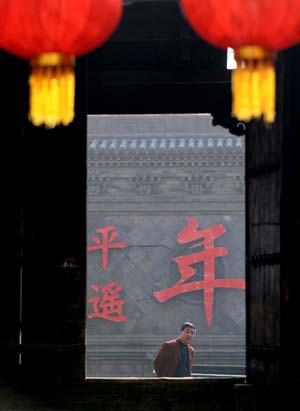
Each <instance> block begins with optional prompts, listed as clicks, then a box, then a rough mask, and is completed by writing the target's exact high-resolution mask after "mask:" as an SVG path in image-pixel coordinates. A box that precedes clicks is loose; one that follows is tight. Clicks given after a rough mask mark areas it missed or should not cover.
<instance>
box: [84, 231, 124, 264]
mask: <svg viewBox="0 0 300 411" xmlns="http://www.w3.org/2000/svg"><path fill="white" fill-rule="evenodd" d="M115 228H116V227H115V226H114V225H109V226H107V227H102V228H96V230H95V231H96V233H98V234H100V235H102V239H101V238H99V237H97V236H93V237H92V240H93V241H94V243H95V244H96V245H88V246H87V250H88V251H94V250H102V256H103V258H102V268H103V269H104V270H106V268H107V265H108V249H109V248H126V247H127V244H126V243H124V242H119V243H113V240H114V239H115V238H117V237H118V235H119V233H118V232H117V231H116V230H115ZM109 231H112V232H111V233H110V235H109Z"/></svg>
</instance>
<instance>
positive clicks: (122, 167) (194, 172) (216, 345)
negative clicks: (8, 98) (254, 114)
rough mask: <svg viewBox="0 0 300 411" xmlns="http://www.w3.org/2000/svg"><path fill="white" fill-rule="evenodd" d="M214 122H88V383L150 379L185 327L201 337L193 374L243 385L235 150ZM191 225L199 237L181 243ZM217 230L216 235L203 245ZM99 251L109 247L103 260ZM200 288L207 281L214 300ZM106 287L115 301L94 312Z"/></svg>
mask: <svg viewBox="0 0 300 411" xmlns="http://www.w3.org/2000/svg"><path fill="white" fill-rule="evenodd" d="M211 121H212V118H211V116H209V115H167V116H163V115H148V116H102V117H101V116H100V117H99V116H98V117H97V116H90V117H89V120H88V202H87V208H88V215H87V244H88V252H87V277H88V284H87V293H88V308H87V314H88V318H87V375H88V376H91V377H94V376H96V377H97V376H99V377H102V376H104V377H105V376H106V377H107V376H117V377H126V376H136V377H138V376H141V377H151V376H153V373H152V360H153V357H154V355H155V353H156V352H157V350H158V348H159V347H160V345H161V344H162V342H163V341H164V340H167V339H171V338H174V337H176V336H177V335H178V332H179V329H180V326H181V324H182V323H183V322H184V321H186V320H187V319H188V320H190V321H193V322H194V323H195V325H196V327H197V330H198V333H197V336H196V339H195V344H194V345H195V347H196V350H197V356H196V361H195V367H194V372H206V373H210V372H211V373H223V372H228V369H229V368H228V367H229V366H230V367H231V372H232V373H233V374H241V369H243V367H244V365H245V358H244V345H245V291H244V288H243V285H242V284H243V281H244V278H245V272H244V261H245V258H244V253H245V244H244V225H245V222H244V218H245V216H244V139H243V137H236V136H234V135H232V134H230V133H229V132H228V131H227V130H224V129H222V128H221V127H213V126H212V125H211ZM191 224H196V225H197V229H196V230H197V231H198V232H199V231H201V230H204V231H203V232H202V234H201V235H199V238H194V240H197V241H188V240H190V238H189V235H190V233H191V231H192V228H191ZM214 227H220V228H221V230H223V231H222V233H221V232H220V233H219V234H217V235H215V234H214V235H212V232H213V230H214ZM185 229H187V231H188V233H187V238H185V239H182V238H181V237H180V236H183V237H184V235H183V233H184V230H185ZM112 235H116V237H115V238H114V239H113V240H111V241H109V238H110V236H112ZM210 235H212V250H211V252H212V253H215V252H216V253H217V252H219V253H221V255H220V256H218V257H217V256H215V257H213V260H214V267H213V269H209V268H207V257H205V256H204V253H203V250H206V251H207V250H208V247H210V246H209V245H208V242H209V241H210V240H209V236H210ZM105 236H106V237H107V240H105ZM213 237H214V238H213ZM203 240H205V241H206V242H207V244H206V243H205V244H202V245H200V246H199V242H201V241H202V242H203ZM105 242H107V244H108V243H109V244H110V245H109V247H111V248H109V249H107V250H106V251H105V252H104V248H103V247H104V245H103V244H104V243H105ZM197 244H198V245H197ZM196 246H197V247H196ZM116 247H119V248H116ZM105 254H106V255H105ZM189 256H193V257H194V260H193V263H192V264H191V267H193V268H194V270H195V273H194V274H193V275H191V276H190V278H188V280H187V281H184V285H183V286H180V287H179V288H178V290H177V291H176V293H175V294H174V295H172V297H170V296H169V295H167V294H168V291H166V290H168V289H169V290H170V289H172V287H174V284H176V283H178V281H180V280H181V278H182V269H181V268H180V261H182V262H184V261H185V260H184V259H185V258H188V257H189ZM208 279H210V280H213V281H214V280H216V283H215V285H214V286H213V289H211V287H208V285H207V284H208V283H207V282H206V281H207V280H208ZM220 279H223V280H225V282H226V284H225V285H224V284H222V285H218V283H217V281H219V280H220ZM112 282H114V289H115V290H116V289H118V299H115V300H113V299H112V298H111V300H110V301H106V303H103V298H104V294H105V292H106V291H105V288H107V287H108V288H109V287H110V285H111V284H112ZM187 283H188V284H189V285H190V284H192V286H191V287H192V289H190V290H189V291H188V292H187V291H186V290H185V289H184V286H185V285H186V284H187ZM103 287H104V288H103ZM117 287H118V288H117ZM193 287H194V288H193ZM197 287H198V289H197ZM208 288H210V291H208ZM203 290H205V292H206V293H208V292H211V293H210V295H209V296H208V295H206V296H205V295H204V291H203ZM159 293H160V294H159ZM159 297H161V299H159ZM97 298H98V300H96V299H97ZM97 301H98V302H97ZM210 306H212V311H211V312H209V307H210ZM197 365H198V366H197ZM226 367H227V370H226Z"/></svg>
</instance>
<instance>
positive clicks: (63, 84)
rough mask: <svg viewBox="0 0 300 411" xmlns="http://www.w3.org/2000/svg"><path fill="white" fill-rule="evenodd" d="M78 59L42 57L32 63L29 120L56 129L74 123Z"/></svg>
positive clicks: (42, 55) (54, 56)
mask: <svg viewBox="0 0 300 411" xmlns="http://www.w3.org/2000/svg"><path fill="white" fill-rule="evenodd" d="M74 62H75V58H74V57H73V56H67V55H64V54H62V53H43V54H40V55H39V56H37V57H36V58H34V59H32V60H31V66H32V69H31V73H30V77H29V86H30V102H29V114H28V118H29V120H30V121H31V122H32V123H33V124H34V125H36V126H40V125H45V126H46V127H47V128H53V127H55V126H57V125H59V124H63V125H65V126H66V125H68V124H70V123H71V122H72V121H73V119H74V98H75V75H74V70H73V66H74Z"/></svg>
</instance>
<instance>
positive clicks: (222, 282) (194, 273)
mask: <svg viewBox="0 0 300 411" xmlns="http://www.w3.org/2000/svg"><path fill="white" fill-rule="evenodd" d="M135 232H136V231H135ZM95 233H96V234H95ZM225 235H226V228H225V226H224V225H223V224H214V225H210V226H208V227H207V228H201V229H200V222H199V220H198V219H196V218H191V217H189V218H186V225H185V227H184V228H182V229H181V230H180V231H179V232H178V231H177V244H178V245H179V246H185V252H182V250H181V251H179V252H178V254H179V253H180V254H182V253H183V255H178V254H177V255H176V254H175V256H174V257H172V258H171V261H174V262H175V263H176V265H177V274H176V275H177V278H178V279H177V281H174V283H173V285H171V286H169V287H166V288H164V289H160V290H155V288H154V289H152V290H147V292H151V294H152V295H153V297H154V299H155V301H156V302H157V303H165V302H166V301H168V300H170V299H173V298H175V297H178V296H179V295H182V294H184V295H186V294H188V293H190V292H192V291H194V292H195V291H196V292H198V291H199V293H203V304H204V312H205V318H206V323H207V325H208V327H211V324H212V319H213V305H214V295H215V290H216V289H240V290H244V289H245V280H244V279H243V278H236V276H234V277H232V278H224V276H223V277H222V275H223V274H224V273H222V272H216V261H217V260H218V259H220V258H226V256H228V255H229V253H230V250H229V249H228V248H226V247H224V246H222V245H216V243H215V242H216V241H217V240H218V241H219V243H220V242H221V241H222V238H225V237H224V236H225ZM118 236H119V232H118V231H117V230H116V226H115V225H107V226H103V227H96V228H95V229H94V230H93V233H92V234H91V236H90V238H89V239H88V243H90V244H88V246H87V251H88V252H98V254H97V256H99V263H98V266H99V268H98V269H99V273H100V272H101V279H100V277H99V281H100V280H101V281H100V282H101V283H102V284H101V285H100V284H98V282H97V281H95V280H94V281H93V283H92V284H91V285H90V290H91V292H92V293H93V295H92V296H91V297H90V298H88V300H87V303H88V304H89V308H88V311H89V312H88V314H87V315H88V318H89V319H96V318H98V319H105V320H108V321H112V322H123V321H125V320H127V319H128V316H127V315H125V314H124V313H123V309H124V306H125V304H126V301H125V299H124V298H122V293H123V292H124V285H127V284H126V280H127V279H126V274H127V277H128V274H129V273H126V272H123V277H122V278H123V280H122V279H121V282H123V284H120V281H119V282H117V281H116V279H113V278H111V275H114V274H113V272H111V273H110V278H109V279H108V280H107V283H105V281H104V282H103V276H104V274H105V272H104V271H106V270H107V268H108V265H109V258H114V254H113V253H114V251H113V250H114V249H119V250H122V249H123V251H124V249H126V248H127V247H128V244H127V243H126V242H124V241H119V242H117V241H114V240H115V239H116V238H117V237H118ZM174 242H175V241H174ZM135 247H137V248H138V247H139V245H135ZM109 250H110V251H109ZM99 251H100V255H99ZM119 252H120V251H119ZM137 253H138V252H137ZM97 258H98V257H97ZM150 258H151V256H150ZM117 268H119V269H121V268H120V266H118V267H117ZM117 268H115V269H117ZM200 268H201V270H202V271H201V273H200ZM103 270H104V271H103ZM159 275H160V276H161V278H163V276H167V275H168V273H164V272H160V273H159ZM130 281H131V282H130V284H131V285H130V286H129V291H130V287H132V281H133V279H132V277H131V280H130ZM142 288H143V287H142ZM127 296H128V291H127ZM125 298H126V292H125ZM140 298H142V297H140Z"/></svg>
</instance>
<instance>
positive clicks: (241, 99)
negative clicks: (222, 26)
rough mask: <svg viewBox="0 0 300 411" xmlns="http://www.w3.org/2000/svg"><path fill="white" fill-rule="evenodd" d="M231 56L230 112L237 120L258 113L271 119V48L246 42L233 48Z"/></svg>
mask: <svg viewBox="0 0 300 411" xmlns="http://www.w3.org/2000/svg"><path fill="white" fill-rule="evenodd" d="M235 59H236V61H237V68H236V69H235V70H234V71H233V74H232V83H231V85H232V98H233V104H232V115H233V116H235V117H236V118H237V119H238V120H241V121H249V120H251V119H252V118H256V119H257V118H260V117H262V118H263V120H264V122H265V123H272V122H273V121H274V119H275V83H276V80H275V69H274V66H273V60H274V52H273V51H271V50H267V49H264V48H263V47H258V46H246V47H241V48H239V49H237V50H235Z"/></svg>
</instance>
